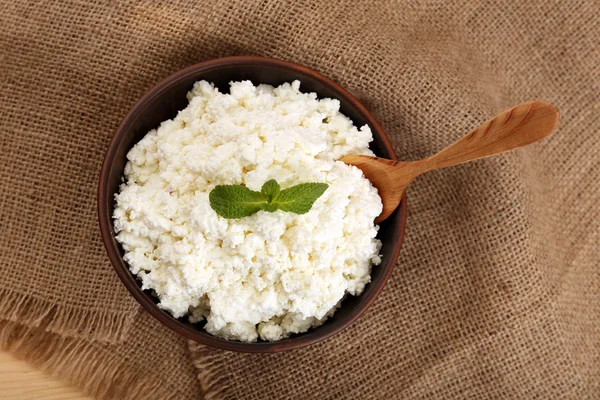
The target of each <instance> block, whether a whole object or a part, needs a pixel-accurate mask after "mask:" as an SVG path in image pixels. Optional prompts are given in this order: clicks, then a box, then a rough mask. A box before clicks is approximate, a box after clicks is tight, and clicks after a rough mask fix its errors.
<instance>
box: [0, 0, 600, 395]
mask: <svg viewBox="0 0 600 400" xmlns="http://www.w3.org/2000/svg"><path fill="white" fill-rule="evenodd" d="M0 4H1V9H2V12H1V13H0V62H1V65H0V83H1V90H0V118H1V121H2V133H1V136H0V157H1V158H0V179H1V191H0V193H1V194H0V208H1V212H0V229H1V232H2V241H1V242H0V276H1V279H0V296H1V297H0V319H2V320H3V321H4V322H2V323H1V324H0V326H1V329H0V343H1V344H2V346H3V347H5V348H8V349H9V350H11V351H13V352H15V353H17V354H18V355H20V356H21V357H24V358H26V359H28V360H30V361H32V362H34V363H35V364H36V365H38V366H40V367H41V368H44V369H46V370H49V371H51V372H53V373H55V374H57V375H60V376H62V377H65V378H67V379H69V380H70V381H71V382H73V383H75V384H77V385H78V386H80V387H82V388H83V389H84V390H85V391H86V392H87V393H89V394H92V395H95V396H97V397H99V398H163V399H164V398H177V399H183V398H199V397H201V396H204V397H206V398H215V399H225V398H227V399H229V398H231V399H233V398H244V399H276V398H319V399H339V398H360V399H366V398H373V399H382V398H475V399H488V398H515V399H523V398H539V399H550V398H568V399H581V398H589V399H592V398H600V268H599V261H600V250H599V249H600V222H599V219H598V215H597V214H598V208H599V201H600V189H599V188H600V185H599V184H598V181H599V180H600V132H599V127H600V67H599V66H600V24H599V21H600V17H599V16H600V6H599V4H598V3H597V2H594V1H583V0H582V1H556V2H552V1H527V2H510V3H509V2H495V1H490V2H484V1H473V2H465V1H461V2H445V1H435V2H422V1H421V2H409V1H406V2H400V1H396V2H391V1H375V2H360V1H357V2H353V1H343V2H317V1H314V2H307V1H286V2H275V1H272V2H270V1H258V0H252V1H239V0H238V1H233V0H232V1H204V2H200V1H198V2H191V1H180V2H168V3H167V2H165V3H163V4H158V3H151V2H114V1H113V2H100V1H60V2H59V1H54V2H27V1H7V0H2V1H0ZM241 54H250V55H265V56H273V57H278V58H282V59H287V60H291V61H295V62H298V63H301V64H304V65H306V66H308V67H311V68H314V69H316V70H317V71H320V72H322V73H323V74H325V75H327V76H329V77H330V78H332V79H333V80H335V81H337V82H338V83H340V84H342V85H343V86H345V87H346V88H348V89H349V90H350V91H351V92H353V93H354V94H355V95H356V96H357V97H359V99H360V100H361V101H362V102H363V103H364V104H365V105H366V106H367V107H368V108H369V109H370V110H371V111H372V112H373V113H374V115H375V116H376V117H377V118H378V119H379V121H380V122H381V124H382V126H383V127H384V129H385V130H386V132H387V133H388V135H389V137H390V139H391V140H392V142H393V144H394V146H395V149H396V152H397V154H398V155H399V157H400V158H401V159H405V160H411V159H418V158H420V157H424V156H427V155H430V154H432V153H434V152H435V151H437V150H439V149H441V148H443V147H444V146H445V145H447V144H449V143H451V142H452V141H453V140H455V139H457V138H458V137H460V136H461V135H462V134H464V133H466V132H467V131H468V130H469V129H471V128H473V127H474V126H476V125H477V124H478V123H480V122H482V121H484V120H485V119H487V118H489V117H491V116H493V115H494V114H495V113H497V112H500V111H502V110H503V109H505V108H508V107H509V106H511V105H514V104H517V103H519V102H521V101H525V100H531V99H543V100H547V101H550V102H552V103H553V104H555V105H556V106H557V107H558V108H559V109H560V110H561V122H560V127H559V130H558V131H557V132H556V133H555V134H553V135H552V136H551V137H550V138H548V139H546V140H544V141H543V142H541V143H539V144H535V145H532V146H529V147H527V148H526V149H522V150H518V151H515V152H512V153H510V154H506V155H503V156H499V157H496V158H492V159H486V160H482V161H478V162H474V163H471V164H466V165H463V166H458V167H454V168H451V169H447V170H442V171H437V172H432V173H429V174H427V175H425V176H423V177H422V178H419V179H418V180H417V181H416V182H415V183H414V184H413V185H412V186H411V187H410V189H409V191H408V198H409V217H408V225H407V232H406V240H405V243H404V247H403V249H402V253H401V256H400V259H399V260H398V265H397V267H396V270H395V272H394V274H393V275H392V277H391V279H390V281H389V283H388V284H387V286H386V288H385V290H384V291H383V293H382V294H381V296H380V297H379V298H378V299H377V301H376V302H375V303H374V305H373V306H372V307H371V308H370V309H369V311H368V312H367V313H366V315H364V316H363V317H362V318H360V319H359V321H358V322H356V323H355V324H354V325H352V326H351V327H350V328H348V329H347V330H345V331H344V332H342V333H340V334H339V335H337V336H336V337H334V338H333V339H330V340H328V341H326V342H324V343H320V344H317V345H315V346H312V347H310V348H307V349H301V350H297V351H293V352H290V353H285V354H277V355H243V354H236V353H227V352H221V351H217V350H213V349H209V348H205V347H203V346H199V345H196V344H192V343H190V344H189V345H190V346H189V349H188V348H187V346H186V342H185V341H184V340H183V339H182V338H180V337H178V336H177V335H175V334H174V333H171V332H169V331H168V330H167V329H166V328H164V327H162V326H161V325H160V324H158V323H157V322H156V321H154V320H153V319H151V318H150V317H149V316H148V315H147V314H146V313H145V312H143V311H140V310H139V308H138V307H137V305H136V303H135V302H134V301H133V299H132V298H130V296H129V295H128V293H127V292H126V290H125V289H124V288H123V287H122V285H121V284H120V283H119V281H118V279H117V278H116V275H115V274H114V272H113V270H112V268H111V266H110V264H109V262H108V260H107V258H106V256H105V254H104V249H103V247H102V244H101V240H100V238H99V231H98V228H97V222H96V209H95V196H96V190H95V188H96V183H97V177H98V172H99V167H100V164H101V160H102V157H103V154H104V151H105V149H106V147H107V145H108V142H109V140H110V137H111V136H112V134H113V132H114V130H115V128H116V126H117V125H118V123H119V121H120V119H121V118H122V117H123V116H124V115H125V114H126V112H127V111H128V109H129V108H130V107H131V105H132V104H133V103H134V102H135V100H136V99H137V98H139V97H140V96H141V95H142V94H143V93H144V92H145V91H146V90H147V89H148V88H149V87H150V86H152V85H153V84H155V83H156V82H157V81H159V80H160V79H161V78H164V77H166V76H167V75H169V74H170V73H172V72H175V71H177V70H178V69H181V68H183V67H185V66H188V65H191V64H193V63H195V62H198V61H202V60H206V59H211V58H216V57H221V56H227V55H241ZM190 350H191V352H190ZM192 365H193V366H195V368H196V369H194V367H193V366H192Z"/></svg>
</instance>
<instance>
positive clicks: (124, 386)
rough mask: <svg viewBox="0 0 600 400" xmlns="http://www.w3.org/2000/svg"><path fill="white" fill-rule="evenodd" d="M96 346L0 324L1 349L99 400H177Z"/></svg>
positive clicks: (164, 387)
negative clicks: (157, 399) (158, 399)
mask: <svg viewBox="0 0 600 400" xmlns="http://www.w3.org/2000/svg"><path fill="white" fill-rule="evenodd" d="M100 346H101V345H98V344H94V343H93V342H91V343H90V342H86V341H82V340H76V339H72V338H67V337H61V336H56V335H54V334H49V333H47V332H44V331H42V330H40V329H34V328H30V327H27V326H23V325H19V324H16V323H14V322H8V321H0V349H3V350H6V351H8V352H9V353H11V354H13V355H14V356H15V357H17V358H21V359H24V360H26V361H28V362H29V363H31V364H32V365H33V366H35V367H36V368H39V369H41V370H42V371H45V372H47V373H51V374H52V375H53V376H56V377H59V378H61V379H63V380H65V381H67V382H69V383H70V384H72V385H74V386H76V387H78V388H79V389H80V390H82V391H83V392H84V393H85V394H86V395H88V396H92V397H94V398H98V399H115V398H119V399H125V398H128V399H146V398H161V399H177V398H178V395H177V393H174V392H173V390H172V388H171V387H170V386H168V385H165V384H164V382H161V381H160V380H158V379H156V377H155V376H152V375H149V374H148V371H133V370H132V369H131V366H130V365H128V364H127V363H126V360H124V359H123V358H122V357H119V355H118V354H115V353H114V352H111V351H107V349H106V348H102V347H100Z"/></svg>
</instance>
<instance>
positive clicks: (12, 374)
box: [0, 351, 91, 400]
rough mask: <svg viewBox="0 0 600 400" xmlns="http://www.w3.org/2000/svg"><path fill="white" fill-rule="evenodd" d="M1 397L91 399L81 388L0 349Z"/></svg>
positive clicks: (62, 399) (27, 399) (49, 399)
mask: <svg viewBox="0 0 600 400" xmlns="http://www.w3.org/2000/svg"><path fill="white" fill-rule="evenodd" d="M0 399H2V400H13V399H14V400H17V399H18V400H29V399H43V400H84V399H85V400H90V399H91V398H90V397H87V396H85V395H84V394H83V393H82V392H81V391H80V390H79V389H77V388H75V387H73V386H72V385H69V384H68V383H66V382H63V381H61V380H60V379H57V378H53V377H52V376H50V375H48V374H46V373H45V372H42V371H39V370H37V369H36V368H34V367H32V366H31V365H29V364H28V363H27V362H25V361H22V360H19V359H17V358H15V357H13V356H12V355H10V354H8V353H6V352H3V351H0Z"/></svg>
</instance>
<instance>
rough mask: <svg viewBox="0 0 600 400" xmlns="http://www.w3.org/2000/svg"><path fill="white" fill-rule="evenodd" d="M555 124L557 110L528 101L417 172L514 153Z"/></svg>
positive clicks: (431, 158) (551, 128)
mask: <svg viewBox="0 0 600 400" xmlns="http://www.w3.org/2000/svg"><path fill="white" fill-rule="evenodd" d="M557 124H558V110H557V109H556V107H554V106H553V105H552V104H549V103H546V102H543V101H530V102H527V103H522V104H519V105H518V106H515V107H513V108H511V109H509V110H506V111H504V112H502V113H500V114H498V115H497V116H495V117H494V118H492V119H490V120H489V121H486V122H484V123H483V124H482V125H480V126H479V127H477V128H475V129H474V130H473V131H471V132H469V133H467V134H466V135H465V136H463V137H462V138H460V139H459V140H458V141H456V142H455V143H453V144H451V145H450V146H448V147H446V148H445V149H443V150H442V151H440V152H439V153H437V154H434V155H433V156H431V157H428V158H425V159H423V160H421V161H417V163H419V164H421V165H420V167H421V168H419V169H420V173H423V172H426V171H431V170H434V169H438V168H445V167H450V166H452V165H456V164H461V163H464V162H467V161H471V160H476V159H478V158H483V157H488V156H491V155H494V154H499V153H503V152H505V151H509V150H513V149H516V148H519V147H522V146H525V145H528V144H530V143H533V142H537V141H538V140H540V139H543V138H545V137H546V136H548V135H549V134H550V133H552V131H553V130H554V128H556V125H557Z"/></svg>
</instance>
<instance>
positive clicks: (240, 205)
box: [208, 185, 269, 218]
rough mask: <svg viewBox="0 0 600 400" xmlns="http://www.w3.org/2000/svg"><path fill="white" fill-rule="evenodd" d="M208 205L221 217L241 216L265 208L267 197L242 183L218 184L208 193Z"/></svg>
mask: <svg viewBox="0 0 600 400" xmlns="http://www.w3.org/2000/svg"><path fill="white" fill-rule="evenodd" d="M208 199H209V201H210V206H211V207H212V208H213V210H215V211H216V213H217V214H219V215H220V216H221V217H225V218H243V217H247V216H250V215H252V214H254V213H256V212H258V211H260V210H264V209H265V208H266V206H267V205H268V204H267V201H268V200H269V197H268V196H267V195H264V194H262V193H260V192H255V191H253V190H250V189H248V188H247V187H246V186H242V185H218V186H215V188H214V189H213V190H212V191H211V192H210V194H209V195H208Z"/></svg>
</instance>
